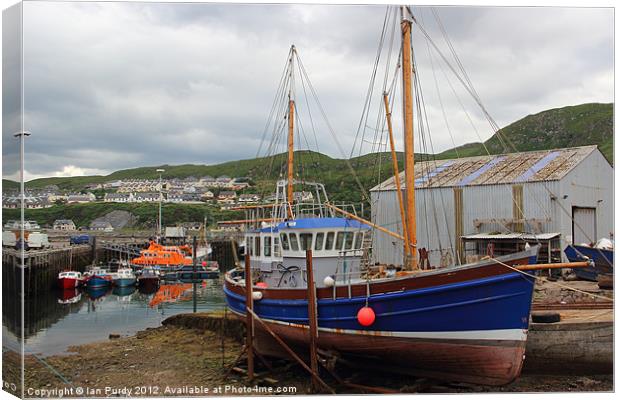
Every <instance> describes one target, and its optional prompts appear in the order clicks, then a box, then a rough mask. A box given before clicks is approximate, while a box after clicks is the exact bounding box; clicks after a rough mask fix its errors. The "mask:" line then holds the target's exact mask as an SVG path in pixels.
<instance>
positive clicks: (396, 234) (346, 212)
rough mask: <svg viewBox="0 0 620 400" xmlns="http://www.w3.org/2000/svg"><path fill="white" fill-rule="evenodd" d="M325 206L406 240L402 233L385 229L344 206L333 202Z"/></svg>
mask: <svg viewBox="0 0 620 400" xmlns="http://www.w3.org/2000/svg"><path fill="white" fill-rule="evenodd" d="M325 207H329V208H331V209H332V210H334V211H338V212H339V213H341V214H342V215H344V216H345V217H347V218H350V219H354V220H356V221H358V222H361V223H363V224H366V225H368V226H370V227H372V228H374V229H376V230H378V231H381V232H383V233H385V234H388V235H390V236H392V237H395V238H396V239H400V240H405V237H404V236H403V235H400V234H398V233H396V232H392V231H391V230H389V229H385V228H384V227H382V226H379V225H377V224H375V223H372V222H370V221H368V220H365V219H364V218H361V217H358V216H357V215H355V214H351V213H350V212H348V211H345V210H343V209H342V208H338V207H336V206H335V205H333V204H330V203H325Z"/></svg>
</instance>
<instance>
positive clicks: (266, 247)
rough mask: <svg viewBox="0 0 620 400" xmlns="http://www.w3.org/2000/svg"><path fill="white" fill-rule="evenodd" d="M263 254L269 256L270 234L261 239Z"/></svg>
mask: <svg viewBox="0 0 620 400" xmlns="http://www.w3.org/2000/svg"><path fill="white" fill-rule="evenodd" d="M263 244H264V247H263V254H264V255H265V257H271V236H266V237H265V238H264V239H263Z"/></svg>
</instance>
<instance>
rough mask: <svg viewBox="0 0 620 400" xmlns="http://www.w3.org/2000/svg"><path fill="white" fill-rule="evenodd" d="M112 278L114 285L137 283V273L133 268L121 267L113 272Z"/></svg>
mask: <svg viewBox="0 0 620 400" xmlns="http://www.w3.org/2000/svg"><path fill="white" fill-rule="evenodd" d="M112 280H113V282H114V286H118V287H124V286H134V285H135V284H136V274H134V272H133V270H132V269H131V268H120V269H119V270H118V271H117V272H116V273H114V274H113V276H112Z"/></svg>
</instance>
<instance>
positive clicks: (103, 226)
mask: <svg viewBox="0 0 620 400" xmlns="http://www.w3.org/2000/svg"><path fill="white" fill-rule="evenodd" d="M52 229H53V230H55V231H74V230H77V227H76V225H75V223H74V222H73V221H72V220H70V219H57V220H56V221H54V223H53V224H52ZM80 229H81V228H80ZM88 229H89V230H91V231H100V232H112V231H113V230H114V227H113V226H112V224H111V223H109V222H107V221H93V222H91V223H90V225H89V226H88Z"/></svg>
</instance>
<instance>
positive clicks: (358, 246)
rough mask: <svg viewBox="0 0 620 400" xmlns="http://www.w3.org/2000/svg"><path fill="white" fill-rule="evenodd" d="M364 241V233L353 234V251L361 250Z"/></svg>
mask: <svg viewBox="0 0 620 400" xmlns="http://www.w3.org/2000/svg"><path fill="white" fill-rule="evenodd" d="M363 241H364V232H357V233H356V234H355V246H354V247H355V249H357V250H359V249H361V248H362V243H363Z"/></svg>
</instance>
